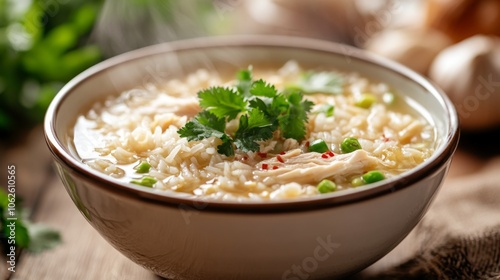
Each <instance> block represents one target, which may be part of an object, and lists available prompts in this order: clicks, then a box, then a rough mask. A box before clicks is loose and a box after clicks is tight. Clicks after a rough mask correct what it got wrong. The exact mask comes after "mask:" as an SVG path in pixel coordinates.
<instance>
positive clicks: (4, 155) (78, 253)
mask: <svg viewBox="0 0 500 280" xmlns="http://www.w3.org/2000/svg"><path fill="white" fill-rule="evenodd" d="M0 155H1V158H0V162H1V165H0V166H1V168H3V169H4V170H5V171H3V170H2V171H1V175H0V186H3V185H4V184H5V182H7V180H6V176H7V174H6V173H7V172H6V170H7V165H9V164H14V165H16V170H17V181H16V185H17V192H16V194H17V195H18V196H22V197H23V205H24V207H27V208H30V209H31V211H32V215H31V218H32V220H33V221H36V222H42V223H44V224H47V225H50V226H51V227H53V228H55V229H57V230H58V231H60V233H61V235H62V239H63V243H62V244H61V245H59V246H57V247H56V248H54V249H52V250H49V251H46V252H43V253H40V254H33V253H30V252H26V251H24V252H21V254H20V255H19V256H18V259H17V264H16V272H15V273H9V272H8V271H7V270H6V266H5V261H2V263H3V265H1V267H0V275H1V276H2V277H1V278H2V279H12V280H14V279H19V280H25V279H42V280H43V279H48V280H58V279H65V280H66V279H68V280H72V279H77V280H80V279H82V280H86V279H88V280H96V279H106V280H112V279H134V280H135V279H146V280H148V279H157V280H158V279H162V278H160V277H158V276H155V275H154V274H152V273H150V272H148V271H147V270H145V269H143V268H142V267H140V266H138V265H136V264H135V263H133V262H132V261H130V260H128V259H127V258H125V257H124V256H122V255H121V254H120V253H119V252H118V251H116V250H115V249H114V248H112V247H111V246H110V245H109V244H108V243H107V242H106V241H105V240H104V239H103V238H102V237H101V236H100V235H99V234H98V233H97V231H95V230H94V229H93V228H92V227H91V226H90V225H89V224H88V223H87V221H86V220H85V219H84V218H83V216H82V215H81V214H80V213H79V212H78V210H77V208H76V207H75V206H74V205H73V202H72V201H71V199H70V197H69V196H68V194H67V193H66V191H65V190H64V187H63V186H62V183H61V181H60V180H59V178H58V177H57V176H56V175H55V173H54V171H53V168H52V164H51V157H50V153H49V151H48V149H47V148H46V145H45V142H44V139H43V132H42V129H41V127H37V128H35V129H34V130H33V131H31V132H30V133H29V134H27V135H26V137H23V140H22V141H16V143H15V144H13V143H10V144H1V145H0ZM483 160H484V158H482V157H480V156H479V155H477V153H475V152H474V151H470V150H467V149H463V148H462V147H461V148H459V150H458V151H457V153H456V156H455V158H454V161H453V164H452V168H451V170H450V173H449V175H448V178H451V177H454V176H462V175H464V174H468V173H472V172H474V171H475V170H478V169H479V168H480V167H481V166H482V163H483Z"/></svg>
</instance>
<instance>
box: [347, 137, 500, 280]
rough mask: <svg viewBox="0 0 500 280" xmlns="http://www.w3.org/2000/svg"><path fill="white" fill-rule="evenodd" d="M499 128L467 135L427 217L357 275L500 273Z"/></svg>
mask: <svg viewBox="0 0 500 280" xmlns="http://www.w3.org/2000/svg"><path fill="white" fill-rule="evenodd" d="M499 132H500V131H493V132H490V133H485V134H465V135H462V140H461V144H460V146H459V149H458V151H457V153H456V155H455V157H454V161H453V164H452V168H451V170H450V173H449V174H448V177H447V178H446V180H445V182H444V185H443V186H442V188H441V190H440V191H439V193H438V195H437V196H436V198H435V200H434V202H433V203H432V205H431V207H430V208H429V211H428V212H427V214H426V215H425V216H424V218H423V219H422V221H421V222H420V223H419V224H418V225H417V227H416V228H415V229H414V230H413V231H412V232H411V233H410V234H409V235H408V237H407V238H406V239H405V240H404V241H403V242H402V243H401V244H400V245H398V246H397V247H396V248H395V249H394V250H393V251H392V252H391V253H389V254H388V255H387V256H385V257H384V258H383V259H381V260H380V261H378V262H377V263H375V264H374V265H372V266H371V267H369V268H368V269H366V270H365V271H363V272H361V273H360V274H358V275H356V276H355V277H353V279H500V133H499Z"/></svg>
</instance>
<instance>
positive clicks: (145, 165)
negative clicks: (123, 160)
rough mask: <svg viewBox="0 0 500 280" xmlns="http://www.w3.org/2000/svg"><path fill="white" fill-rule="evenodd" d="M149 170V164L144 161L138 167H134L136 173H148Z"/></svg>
mask: <svg viewBox="0 0 500 280" xmlns="http://www.w3.org/2000/svg"><path fill="white" fill-rule="evenodd" d="M150 168H151V164H149V163H147V162H145V161H142V162H141V163H139V165H137V166H136V167H134V169H135V172H136V173H148V172H149V169H150Z"/></svg>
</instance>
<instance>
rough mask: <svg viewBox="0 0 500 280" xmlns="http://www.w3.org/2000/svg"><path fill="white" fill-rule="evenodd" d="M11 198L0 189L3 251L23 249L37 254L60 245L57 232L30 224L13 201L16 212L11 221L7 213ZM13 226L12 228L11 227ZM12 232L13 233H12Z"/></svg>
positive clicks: (0, 226)
mask: <svg viewBox="0 0 500 280" xmlns="http://www.w3.org/2000/svg"><path fill="white" fill-rule="evenodd" d="M12 201H13V200H12V197H11V196H9V194H7V193H6V192H5V191H4V190H3V189H0V241H1V242H0V247H2V248H3V249H4V250H7V248H9V249H10V250H11V248H12V247H14V248H19V249H21V248H24V249H28V250H29V251H31V252H34V253H38V252H41V251H44V250H47V249H51V248H53V247H55V246H57V245H58V244H59V243H61V236H60V234H59V232H58V231H56V230H54V229H52V228H50V227H48V226H46V225H44V224H39V223H36V224H35V223H32V222H30V221H29V220H28V218H27V215H26V213H25V212H24V211H23V210H24V209H23V208H21V205H20V204H19V203H18V202H19V201H20V199H19V198H18V199H17V200H15V209H16V211H17V215H16V219H15V220H12V219H9V218H12V215H11V214H10V212H9V210H8V209H9V203H12ZM11 225H13V226H11ZM13 230H14V232H12V231H13Z"/></svg>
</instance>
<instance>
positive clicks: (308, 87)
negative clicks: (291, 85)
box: [298, 71, 344, 94]
mask: <svg viewBox="0 0 500 280" xmlns="http://www.w3.org/2000/svg"><path fill="white" fill-rule="evenodd" d="M298 87H299V88H300V89H302V90H303V91H304V92H306V93H318V92H321V93H330V94H342V92H343V91H344V80H343V79H342V77H341V76H340V75H338V74H336V73H335V72H314V71H310V72H307V73H306V74H305V75H303V76H302V78H301V79H300V81H299V84H298Z"/></svg>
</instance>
